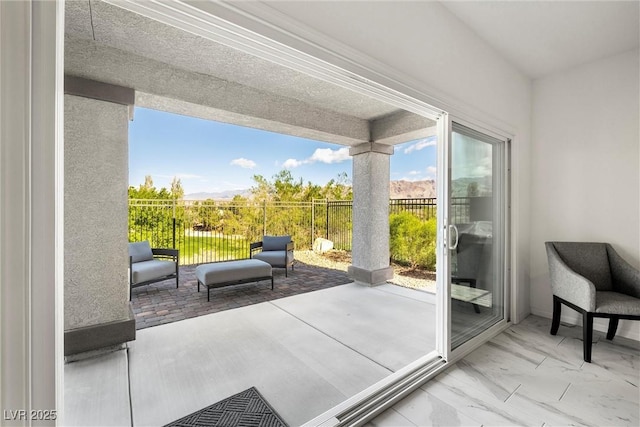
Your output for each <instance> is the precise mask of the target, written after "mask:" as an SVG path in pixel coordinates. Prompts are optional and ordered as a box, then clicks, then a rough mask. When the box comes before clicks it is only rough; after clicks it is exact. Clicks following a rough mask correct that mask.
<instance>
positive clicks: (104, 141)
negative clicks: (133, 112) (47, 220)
mask: <svg viewBox="0 0 640 427" xmlns="http://www.w3.org/2000/svg"><path fill="white" fill-rule="evenodd" d="M65 92H66V94H65V96H64V175H65V188H64V232H65V241H64V278H65V280H64V329H65V356H71V355H75V354H79V353H84V352H87V351H93V350H101V349H104V348H110V347H113V346H118V345H121V344H122V343H124V342H126V341H131V340H133V339H135V319H134V317H133V313H132V312H131V309H130V304H129V291H128V286H129V282H128V274H127V268H128V266H129V256H128V252H127V241H128V237H127V234H128V230H127V227H128V198H127V188H128V180H129V179H128V178H129V177H128V172H129V149H128V138H129V136H128V129H129V110H130V105H131V104H132V103H133V99H134V92H133V90H132V89H127V88H122V87H119V86H112V85H108V84H104V83H100V82H93V81H88V80H84V79H76V78H66V79H65ZM123 94H124V96H123Z"/></svg>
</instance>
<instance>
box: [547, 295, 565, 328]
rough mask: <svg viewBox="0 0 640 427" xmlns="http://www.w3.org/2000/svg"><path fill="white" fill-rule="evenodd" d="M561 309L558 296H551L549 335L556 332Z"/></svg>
mask: <svg viewBox="0 0 640 427" xmlns="http://www.w3.org/2000/svg"><path fill="white" fill-rule="evenodd" d="M561 311H562V303H561V302H560V298H558V297H557V296H555V295H554V296H553V320H552V321H551V332H550V333H551V335H555V334H557V333H558V328H559V327H560V312H561Z"/></svg>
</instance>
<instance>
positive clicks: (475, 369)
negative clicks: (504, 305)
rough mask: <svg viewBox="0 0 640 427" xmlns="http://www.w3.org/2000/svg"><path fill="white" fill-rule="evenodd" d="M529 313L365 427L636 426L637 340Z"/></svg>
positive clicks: (639, 418) (639, 397) (639, 406)
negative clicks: (586, 356)
mask: <svg viewBox="0 0 640 427" xmlns="http://www.w3.org/2000/svg"><path fill="white" fill-rule="evenodd" d="M550 325H551V321H550V320H549V319H544V318H540V317H536V316H529V317H528V318H527V319H525V320H524V321H523V322H521V323H520V324H518V325H513V326H511V327H510V328H509V329H507V330H506V331H505V332H503V333H502V334H500V335H498V336H497V337H495V338H494V339H492V340H491V341H489V342H488V343H486V344H485V345H483V346H481V347H480V348H478V349H477V350H475V351H474V352H472V353H470V354H469V355H467V356H466V357H465V358H464V359H462V360H461V361H459V362H457V363H456V364H454V365H453V366H451V367H450V368H449V369H447V370H446V371H445V372H444V373H442V374H440V375H438V376H437V377H436V378H434V379H433V380H431V381H429V382H428V383H426V384H424V385H423V386H422V387H420V388H419V389H418V390H416V391H415V392H413V393H412V394H411V395H409V396H408V397H406V398H405V399H403V400H402V401H400V402H399V403H397V404H396V405H394V406H393V407H392V408H390V409H388V410H386V411H385V412H383V413H382V414H381V415H379V416H378V417H377V418H375V419H374V420H372V421H371V422H369V424H368V426H381V427H386V426H388V427H403V426H436V425H437V426H460V425H465V426H467V425H468V426H481V425H501V426H569V425H571V426H576V425H579V426H582V425H585V426H638V425H640V391H639V388H638V386H639V385H640V343H639V342H638V341H634V340H629V339H626V338H623V337H616V338H614V340H613V341H611V342H610V341H607V340H606V339H605V338H604V335H602V334H600V333H597V332H594V335H595V336H594V345H593V357H592V363H585V362H584V361H583V360H582V340H581V338H582V328H581V327H575V326H574V327H568V326H566V325H563V326H561V327H560V330H559V331H558V335H556V336H552V335H550V334H549V328H550Z"/></svg>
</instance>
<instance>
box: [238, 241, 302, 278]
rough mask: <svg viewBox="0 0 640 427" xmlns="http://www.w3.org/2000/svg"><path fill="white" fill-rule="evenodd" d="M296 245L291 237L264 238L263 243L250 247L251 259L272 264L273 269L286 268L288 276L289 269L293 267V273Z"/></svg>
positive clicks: (253, 244) (285, 271) (252, 244)
mask: <svg viewBox="0 0 640 427" xmlns="http://www.w3.org/2000/svg"><path fill="white" fill-rule="evenodd" d="M293 249H294V245H293V242H292V241H291V236H263V237H262V241H261V242H254V243H251V245H250V247H249V252H250V253H249V256H250V258H255V259H259V260H260V261H264V262H267V263H269V264H271V267H276V268H284V275H285V277H288V276H287V268H288V267H289V266H291V271H293V263H294V261H295V259H294V256H293Z"/></svg>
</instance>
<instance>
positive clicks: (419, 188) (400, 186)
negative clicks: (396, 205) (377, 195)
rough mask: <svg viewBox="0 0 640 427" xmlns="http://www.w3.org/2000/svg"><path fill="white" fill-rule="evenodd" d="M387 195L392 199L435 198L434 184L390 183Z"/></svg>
mask: <svg viewBox="0 0 640 427" xmlns="http://www.w3.org/2000/svg"><path fill="white" fill-rule="evenodd" d="M389 194H390V198H392V199H420V198H430V197H436V182H435V181H434V180H431V179H429V180H424V181H391V182H390V183H389Z"/></svg>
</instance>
